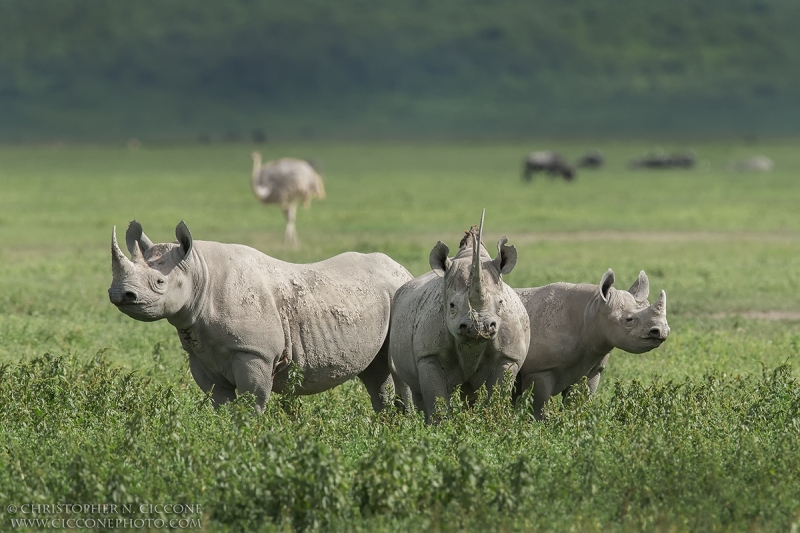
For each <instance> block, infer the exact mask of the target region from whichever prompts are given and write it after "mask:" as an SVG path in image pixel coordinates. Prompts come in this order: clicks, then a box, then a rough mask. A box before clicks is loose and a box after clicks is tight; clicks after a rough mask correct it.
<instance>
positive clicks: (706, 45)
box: [0, 0, 800, 141]
mask: <svg viewBox="0 0 800 533" xmlns="http://www.w3.org/2000/svg"><path fill="white" fill-rule="evenodd" d="M798 20H800V2H796V1H794V0H773V1H769V0H725V1H722V0H715V1H704V2H697V1H693V0H670V1H669V2H647V1H637V0H571V1H560V2H544V1H531V2H519V1H510V0H499V1H491V2H489V1H479V0H458V1H456V0H436V1H429V0H416V1H406V2H375V1H364V0H337V1H336V2H330V1H327V0H303V1H292V2H278V1H276V0H269V1H255V0H253V1H250V0H227V1H225V2H218V1H209V0H202V1H198V0H173V1H169V2H167V1H156V0H137V1H136V2H114V1H110V0H71V1H69V2H64V1H61V0H5V1H4V2H2V3H0V140H4V141H40V140H53V139H67V140H69V139H76V140H106V139H108V140H110V139H126V138H129V137H140V138H144V139H162V140H169V139H174V140H195V139H198V138H201V137H202V138H210V139H212V140H221V139H229V140H233V139H237V138H241V139H246V138H249V137H250V135H251V132H253V131H254V130H256V129H260V130H263V131H264V132H265V133H266V135H267V136H268V138H270V139H286V138H354V139H371V138H401V139H409V138H509V137H589V138H591V137H606V136H617V137H631V136H640V135H646V136H652V137H660V136H672V137H679V136H695V137H704V136H710V137H740V136H778V135H796V134H797V133H800V92H798V90H797V87H799V86H800V62H799V61H797V58H798V57H800V32H798V31H797V29H796V26H797V21H798Z"/></svg>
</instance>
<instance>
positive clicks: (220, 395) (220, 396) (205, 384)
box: [189, 355, 236, 409]
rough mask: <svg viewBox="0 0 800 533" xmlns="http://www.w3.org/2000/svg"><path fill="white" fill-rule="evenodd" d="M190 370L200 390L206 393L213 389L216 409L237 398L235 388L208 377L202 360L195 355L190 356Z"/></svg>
mask: <svg viewBox="0 0 800 533" xmlns="http://www.w3.org/2000/svg"><path fill="white" fill-rule="evenodd" d="M189 370H190V371H191V372H192V377H193V378H194V382H195V383H197V386H198V387H200V390H202V391H203V392H205V393H206V394H208V392H209V391H211V405H213V406H214V409H218V408H219V406H220V405H222V404H223V403H225V402H229V401H231V400H233V399H234V398H236V391H235V390H234V389H233V388H229V387H222V386H220V385H219V384H218V383H216V382H215V381H213V380H212V379H211V378H210V377H208V374H206V371H205V370H204V369H203V366H202V364H201V363H200V360H199V359H198V358H197V357H194V356H193V355H192V356H189Z"/></svg>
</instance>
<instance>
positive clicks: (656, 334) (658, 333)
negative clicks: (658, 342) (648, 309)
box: [650, 328, 661, 339]
mask: <svg viewBox="0 0 800 533" xmlns="http://www.w3.org/2000/svg"><path fill="white" fill-rule="evenodd" d="M650 336H651V337H653V338H655V339H660V338H661V329H660V328H653V329H651V330H650Z"/></svg>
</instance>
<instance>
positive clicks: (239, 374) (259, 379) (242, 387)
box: [231, 352, 272, 413]
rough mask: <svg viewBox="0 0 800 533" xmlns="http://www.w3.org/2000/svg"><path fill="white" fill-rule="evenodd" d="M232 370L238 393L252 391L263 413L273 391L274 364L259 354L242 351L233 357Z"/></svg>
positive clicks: (259, 409) (257, 405) (257, 407)
mask: <svg viewBox="0 0 800 533" xmlns="http://www.w3.org/2000/svg"><path fill="white" fill-rule="evenodd" d="M231 370H232V372H233V379H234V381H235V382H236V390H237V391H238V393H239V394H243V393H245V392H250V393H252V394H253V396H255V397H256V410H257V411H258V412H259V413H263V412H264V406H265V405H266V403H267V400H269V395H270V393H271V392H272V365H271V364H268V363H267V361H265V360H264V359H262V358H261V357H259V356H257V355H254V354H251V353H244V352H240V353H237V354H235V355H234V356H233V357H232V358H231Z"/></svg>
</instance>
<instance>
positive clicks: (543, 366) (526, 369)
mask: <svg viewBox="0 0 800 533" xmlns="http://www.w3.org/2000/svg"><path fill="white" fill-rule="evenodd" d="M514 291H515V292H516V293H517V294H518V295H519V297H520V300H521V301H522V303H523V305H524V306H525V309H526V311H527V312H528V316H529V317H530V325H531V342H530V348H529V350H528V356H527V358H526V359H525V364H524V365H523V373H530V372H540V371H544V370H548V369H555V368H559V367H562V366H568V365H572V364H575V362H577V360H578V359H579V355H580V353H581V346H582V343H583V331H584V327H585V310H586V306H587V305H588V303H589V302H590V301H591V299H592V297H593V296H594V294H595V292H596V291H597V287H596V286H595V285H590V284H585V283H584V284H574V283H552V284H550V285H545V286H543V287H533V288H527V289H514ZM573 359H575V360H576V361H573Z"/></svg>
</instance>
